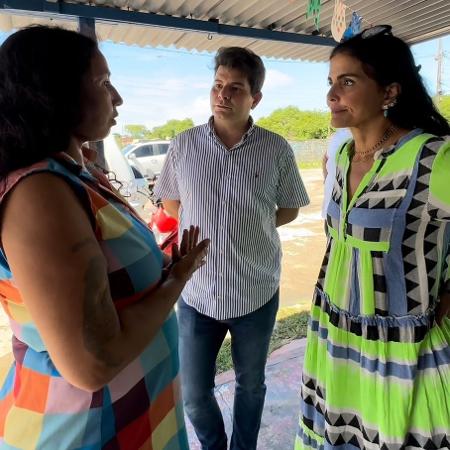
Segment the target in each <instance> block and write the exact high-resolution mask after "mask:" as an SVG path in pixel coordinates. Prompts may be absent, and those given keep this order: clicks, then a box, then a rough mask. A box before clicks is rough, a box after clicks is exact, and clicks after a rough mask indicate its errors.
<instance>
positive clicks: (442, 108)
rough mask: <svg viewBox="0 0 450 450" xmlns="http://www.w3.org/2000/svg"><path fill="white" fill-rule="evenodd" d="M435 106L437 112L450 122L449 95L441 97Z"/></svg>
mask: <svg viewBox="0 0 450 450" xmlns="http://www.w3.org/2000/svg"><path fill="white" fill-rule="evenodd" d="M437 107H438V109H439V112H440V113H441V114H442V115H443V116H444V117H445V118H446V119H447V120H448V121H449V122H450V95H444V96H443V97H441V100H440V102H439V103H438V104H437Z"/></svg>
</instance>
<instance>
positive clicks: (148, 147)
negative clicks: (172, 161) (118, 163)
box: [122, 141, 170, 178]
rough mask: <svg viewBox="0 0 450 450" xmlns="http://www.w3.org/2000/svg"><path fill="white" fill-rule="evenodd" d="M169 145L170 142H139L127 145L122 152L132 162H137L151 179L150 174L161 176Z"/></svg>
mask: <svg viewBox="0 0 450 450" xmlns="http://www.w3.org/2000/svg"><path fill="white" fill-rule="evenodd" d="M169 144H170V141H147V142H139V143H138V144H130V145H127V146H126V147H125V148H124V149H123V150H122V151H123V153H124V155H125V156H126V157H127V158H128V159H129V160H130V161H133V160H135V161H136V160H137V161H138V162H139V164H140V165H141V166H142V167H143V168H144V169H145V171H146V173H144V175H145V176H146V177H147V178H149V174H154V175H156V176H159V174H160V173H161V170H162V168H163V165H164V160H165V159H166V154H167V150H168V149H169Z"/></svg>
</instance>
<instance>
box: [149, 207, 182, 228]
mask: <svg viewBox="0 0 450 450" xmlns="http://www.w3.org/2000/svg"><path fill="white" fill-rule="evenodd" d="M151 222H152V225H153V226H156V227H157V228H158V231H159V232H160V233H170V232H171V231H173V230H175V229H176V228H177V227H178V221H177V219H175V218H173V217H171V216H169V215H168V214H166V212H165V211H164V208H162V207H159V208H158V209H157V210H156V211H155V212H154V213H153V215H152V221H151Z"/></svg>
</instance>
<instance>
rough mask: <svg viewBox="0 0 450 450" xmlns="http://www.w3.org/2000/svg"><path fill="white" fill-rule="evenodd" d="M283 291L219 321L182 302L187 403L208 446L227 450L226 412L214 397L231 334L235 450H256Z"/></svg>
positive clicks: (204, 445) (211, 449)
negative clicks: (269, 355)
mask: <svg viewBox="0 0 450 450" xmlns="http://www.w3.org/2000/svg"><path fill="white" fill-rule="evenodd" d="M278 303H279V292H278V291H277V292H276V293H275V295H274V296H273V297H272V299H271V300H270V301H269V302H268V303H266V304H265V305H264V306H262V307H261V308H259V309H258V310H256V311H254V312H252V313H250V314H247V315H245V316H242V317H237V318H235V319H227V320H216V319H212V318H211V317H208V316H205V315H203V314H200V313H199V312H197V311H196V310H195V309H194V308H192V307H191V306H189V305H187V304H186V303H185V302H184V301H183V299H182V298H181V299H180V300H179V301H178V312H177V314H178V325H179V332H180V361H181V366H180V367H181V370H180V374H181V383H182V394H183V402H184V407H185V411H186V414H187V416H188V417H189V419H190V421H191V423H192V425H193V426H194V429H195V432H196V433H197V437H198V439H199V441H200V443H201V445H202V449H203V450H226V448H227V436H226V434H225V427H224V423H223V418H222V413H221V412H220V408H219V405H218V403H217V400H216V398H215V396H214V378H215V374H216V358H217V354H218V352H219V349H220V346H221V345H222V342H223V340H224V338H225V336H226V334H227V331H229V332H230V334H231V353H232V357H233V364H234V371H235V377H236V386H235V394H234V407H233V434H232V436H231V443H230V449H231V450H256V442H257V439H258V433H259V427H260V424H261V415H262V411H263V407H264V399H265V396H266V385H265V384H264V380H265V373H264V372H265V366H266V360H267V353H268V350H269V342H270V337H271V336H272V331H273V327H274V324H275V316H276V313H277V310H278Z"/></svg>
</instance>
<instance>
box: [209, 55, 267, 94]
mask: <svg viewBox="0 0 450 450" xmlns="http://www.w3.org/2000/svg"><path fill="white" fill-rule="evenodd" d="M214 63H215V66H214V73H216V72H217V69H218V68H219V66H224V67H228V68H231V69H237V70H239V71H240V72H242V73H243V74H244V75H245V76H246V77H247V80H248V83H249V85H250V90H251V93H252V95H255V94H257V93H258V92H261V89H262V86H263V84H264V78H265V76H266V69H265V68H264V64H263V62H262V60H261V58H260V57H259V56H258V55H257V54H255V53H253V52H252V51H251V50H249V49H248V48H243V47H222V48H219V50H218V51H217V54H216V56H215V58H214Z"/></svg>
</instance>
